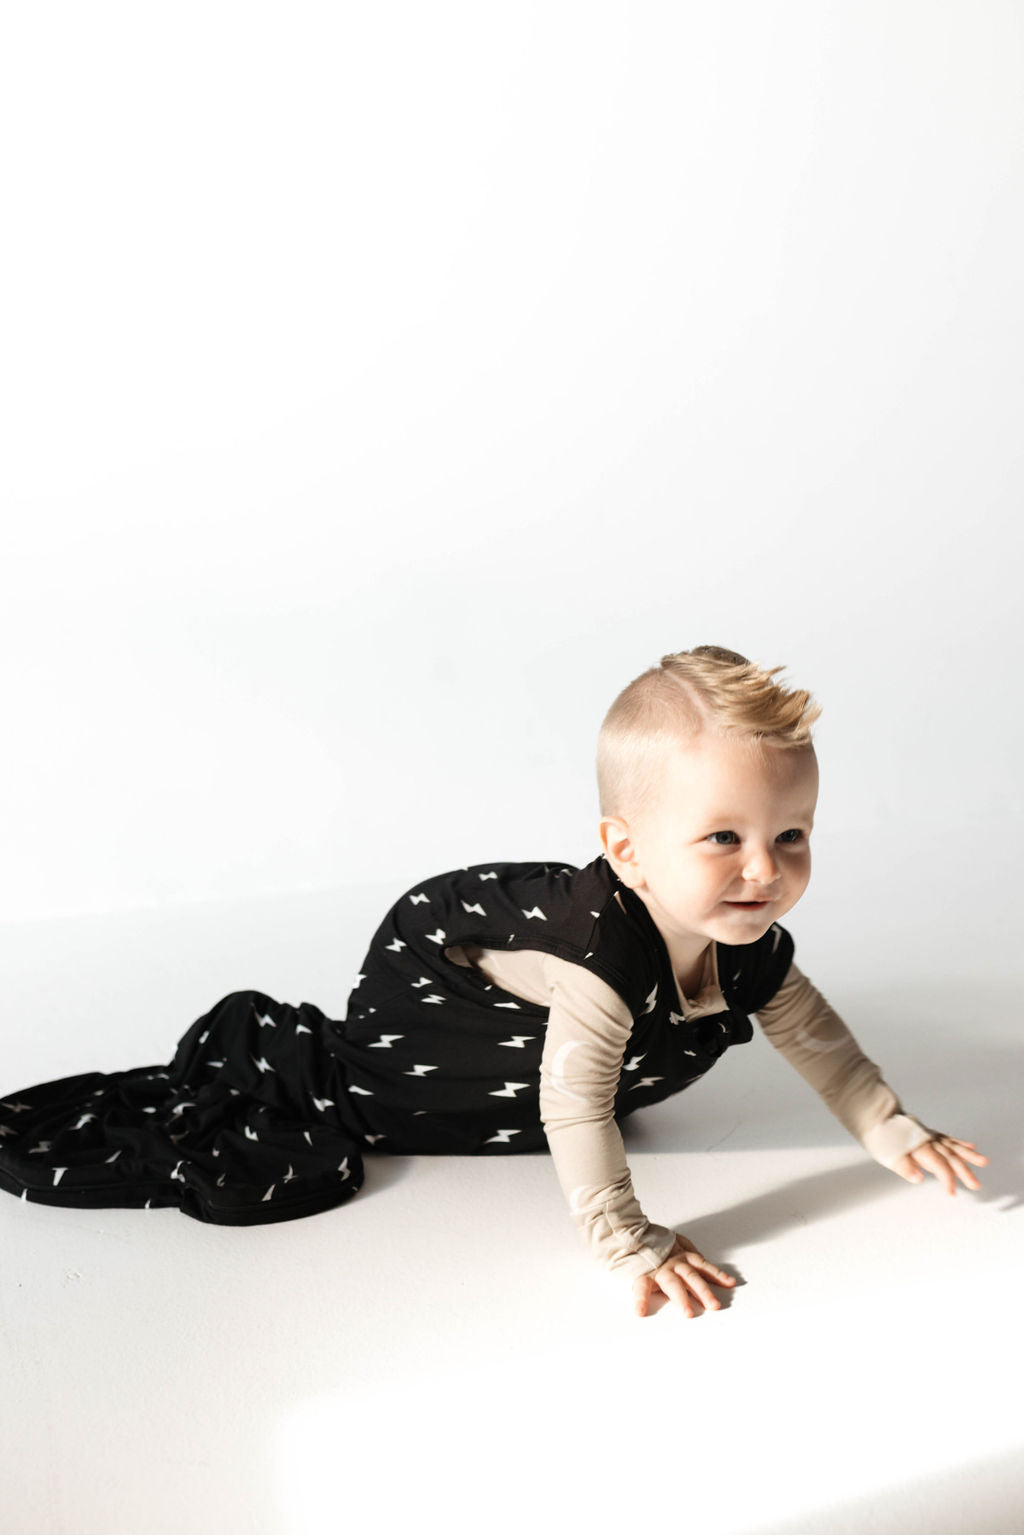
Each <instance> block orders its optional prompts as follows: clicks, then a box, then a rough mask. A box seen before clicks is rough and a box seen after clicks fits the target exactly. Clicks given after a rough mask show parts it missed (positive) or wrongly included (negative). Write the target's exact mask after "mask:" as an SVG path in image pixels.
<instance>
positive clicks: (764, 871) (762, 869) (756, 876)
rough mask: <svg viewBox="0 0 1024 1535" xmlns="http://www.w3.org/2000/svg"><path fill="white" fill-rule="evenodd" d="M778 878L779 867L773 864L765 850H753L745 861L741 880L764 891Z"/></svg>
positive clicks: (772, 859) (770, 856)
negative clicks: (758, 886)
mask: <svg viewBox="0 0 1024 1535" xmlns="http://www.w3.org/2000/svg"><path fill="white" fill-rule="evenodd" d="M778 877H779V866H778V864H777V863H776V862H775V859H774V858H773V857H772V855H771V853H770V852H769V851H768V849H767V848H755V849H754V851H753V852H752V853H751V855H750V857H749V858H748V859H747V862H746V865H745V867H744V870H743V878H744V879H746V880H749V881H750V883H751V884H752V885H761V886H762V887H764V888H765V889H767V887H768V886H769V885H774V884H775V882H776V881H777V879H778Z"/></svg>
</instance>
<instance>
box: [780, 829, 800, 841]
mask: <svg viewBox="0 0 1024 1535" xmlns="http://www.w3.org/2000/svg"><path fill="white" fill-rule="evenodd" d="M802 836H803V832H802V831H801V830H800V828H799V827H798V826H793V827H791V828H790V830H789V831H784V832H782V833H780V836H779V841H780V842H786V841H793V842H799V841H800V838H801V837H802Z"/></svg>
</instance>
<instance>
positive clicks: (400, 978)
mask: <svg viewBox="0 0 1024 1535" xmlns="http://www.w3.org/2000/svg"><path fill="white" fill-rule="evenodd" d="M617 892H618V893H620V894H621V896H622V900H623V902H624V903H625V909H623V908H622V907H621V906H620V905H619V903H618V901H617V900H616V899H615V896H616V893H617ZM456 944H458V945H465V944H477V945H479V946H481V947H483V948H490V949H505V950H513V949H541V950H543V951H544V952H546V953H549V954H554V955H557V956H559V957H560V958H562V959H566V960H570V961H572V962H573V963H576V964H580V965H583V966H584V967H585V968H586V969H588V970H590V971H592V972H593V973H594V974H595V975H597V976H599V977H600V978H601V979H602V980H604V981H606V982H607V983H608V984H609V985H610V986H612V988H613V989H614V990H615V991H616V992H617V993H618V994H619V995H620V996H621V997H622V998H623V1000H624V1001H625V1003H626V1005H627V1006H628V1008H629V1010H630V1012H631V1013H632V1015H633V1029H632V1032H631V1034H630V1037H629V1043H628V1047H627V1052H626V1057H625V1061H624V1066H623V1071H622V1075H621V1080H620V1084H619V1089H618V1092H617V1094H616V1099H615V1116H616V1119H621V1118H623V1117H624V1116H625V1115H627V1114H630V1113H632V1112H633V1111H634V1110H635V1109H638V1108H642V1107H644V1106H645V1105H646V1104H651V1103H658V1102H660V1101H661V1100H662V1099H664V1098H667V1097H669V1096H670V1095H671V1094H673V1093H677V1092H679V1091H681V1090H682V1089H683V1088H685V1087H687V1086H689V1085H690V1083H692V1082H695V1081H696V1080H697V1079H698V1078H699V1077H702V1076H704V1075H705V1073H706V1072H708V1071H709V1070H710V1069H711V1067H712V1066H713V1065H714V1064H715V1062H716V1061H717V1060H718V1059H720V1057H721V1056H722V1055H723V1054H724V1052H725V1051H726V1050H727V1049H728V1048H729V1046H730V1045H734V1044H743V1043H746V1042H747V1041H748V1040H750V1039H751V1038H752V1037H753V1029H752V1027H751V1023H750V1019H749V1017H748V1014H749V1013H752V1012H756V1011H757V1010H758V1009H759V1008H760V1007H763V1006H764V1005H765V1003H767V1002H768V1001H770V1000H771V998H772V997H773V996H774V995H775V993H776V992H777V991H778V989H779V987H780V986H781V985H782V982H783V980H784V979H785V976H786V973H787V971H788V969H789V966H790V962H791V960H792V957H793V940H792V938H791V937H790V935H789V933H788V932H786V930H785V929H784V928H781V927H779V925H778V924H777V923H776V924H774V925H773V926H772V927H771V928H769V930H768V931H767V933H765V934H764V935H763V937H761V938H760V939H758V940H757V941H756V942H755V943H752V944H745V945H729V944H719V945H718V967H719V980H720V983H721V987H722V993H723V996H724V998H725V1001H726V1004H727V1007H726V1010H725V1011H723V1012H720V1013H718V1014H715V1015H713V1016H711V1017H705V1018H699V1019H694V1020H693V1021H691V1022H689V1023H688V1022H687V1021H686V1020H685V1019H684V1018H683V1017H682V1015H681V1014H680V1013H679V1011H678V996H677V992H676V985H675V978H674V976H673V973H672V966H671V962H670V960H669V955H668V950H667V949H666V947H665V944H664V942H663V940H662V938H661V935H660V933H659V932H658V930H657V928H656V926H655V924H654V922H653V920H652V918H651V916H650V914H649V912H648V911H647V908H646V907H645V906H644V904H643V902H642V901H641V900H640V899H639V897H637V896H636V895H635V894H634V893H633V892H632V891H631V890H630V889H629V888H628V886H626V885H623V884H622V882H621V881H620V880H619V879H618V877H617V876H616V875H615V873H614V871H613V869H612V868H611V865H610V864H609V863H608V861H607V859H606V858H605V857H604V855H603V854H602V855H601V856H600V857H598V858H596V859H595V860H594V861H593V862H592V863H590V864H587V865H586V867H585V868H582V869H577V868H574V867H573V866H571V865H568V864H557V863H493V864H474V865H472V866H470V867H468V868H463V869H455V870H451V871H449V872H448V873H445V874H439V875H436V876H434V877H432V878H430V879H427V880H425V881H423V882H422V883H421V884H419V885H415V886H413V887H412V889H410V890H408V891H406V892H405V894H404V895H402V896H401V897H400V898H399V900H398V901H396V903H395V904H394V906H392V908H391V910H390V911H389V912H388V913H387V914H386V916H385V917H384V920H383V922H382V923H381V925H380V927H379V928H378V930H377V932H376V933H375V935H374V937H373V940H372V942H371V944H370V948H369V952H368V953H367V956H366V959H365V960H364V961H363V965H362V968H361V971H360V974H359V976H358V977H357V979H356V983H355V985H354V986H353V989H352V992H351V994H350V996H349V999H348V1005H347V1009H346V1018H345V1021H344V1022H336V1021H332V1020H331V1019H329V1018H327V1017H326V1016H325V1014H324V1013H322V1012H321V1010H320V1009H319V1008H317V1007H315V1006H314V1005H313V1004H312V1003H310V1002H302V1003H300V1004H299V1005H298V1006H297V1007H295V1006H292V1005H291V1004H289V1003H283V1002H277V1001H275V1000H274V999H273V998H272V997H269V996H267V995H266V994H265V993H264V992H259V991H239V992H231V993H229V995H228V996H226V997H224V998H222V999H221V1001H220V1002H218V1003H217V1004H216V1006H215V1007H213V1008H212V1009H211V1010H210V1011H209V1012H208V1013H206V1014H204V1015H203V1016H202V1017H201V1018H199V1019H197V1020H196V1022H195V1023H194V1024H193V1025H192V1027H191V1028H190V1029H189V1030H188V1032H187V1033H186V1034H185V1035H184V1036H183V1038H182V1039H181V1041H180V1043H179V1045H178V1048H177V1051H176V1053H175V1055H174V1058H173V1060H172V1061H171V1062H170V1064H169V1065H167V1066H163V1067H159V1066H145V1067H138V1068H136V1069H134V1070H131V1071H123V1072H114V1073H106V1074H105V1073H99V1072H93V1073H88V1074H85V1075H81V1076H74V1077H66V1078H63V1079H61V1080H60V1081H56V1082H48V1083H43V1084H41V1085H39V1086H36V1087H30V1088H25V1089H21V1090H19V1091H18V1092H16V1093H11V1094H7V1095H5V1096H4V1098H3V1099H2V1100H0V1188H4V1189H6V1190H7V1191H8V1192H10V1193H13V1194H15V1195H18V1196H19V1197H21V1198H23V1199H27V1200H30V1201H32V1202H33V1203H40V1204H57V1205H74V1206H79V1207H90V1208H91V1207H99V1206H109V1205H118V1206H147V1207H149V1206H153V1207H156V1206H166V1205H171V1206H174V1205H176V1206H178V1207H179V1208H180V1209H181V1210H182V1212H183V1213H184V1214H186V1215H191V1216H193V1217H194V1218H195V1219H198V1220H205V1221H213V1222H217V1223H219V1224H224V1225H257V1224H262V1223H265V1222H270V1221H278V1220H290V1219H294V1218H297V1217H299V1216H303V1215H311V1214H314V1213H316V1212H318V1211H321V1210H326V1209H330V1208H333V1207H334V1206H335V1205H340V1204H343V1203H345V1201H346V1200H348V1199H350V1198H351V1197H352V1196H353V1195H354V1194H355V1193H356V1192H358V1190H359V1188H360V1187H361V1185H362V1181H363V1161H362V1152H363V1151H364V1150H366V1149H367V1148H368V1147H372V1148H374V1149H375V1150H377V1151H383V1152H390V1153H392V1154H396V1155H397V1154H401V1155H409V1154H427V1155H431V1154H434V1155H441V1154H445V1153H449V1154H451V1153H455V1154H461V1155H508V1154H510V1153H518V1152H528V1151H546V1150H547V1141H546V1138H545V1135H544V1129H543V1126H542V1124H541V1120H540V1062H541V1056H542V1053H543V1048H544V1035H545V1029H546V1026H547V1017H548V1010H547V1009H546V1008H543V1007H540V1006H538V1005H536V1004H534V1003H532V1002H527V1001H525V1000H524V999H523V998H520V997H516V996H514V995H513V994H512V993H510V992H506V991H503V990H502V989H501V988H500V987H498V986H496V985H492V984H490V983H488V981H487V979H486V977H485V976H483V975H482V974H481V973H480V972H479V971H476V970H473V969H469V968H467V967H466V966H465V965H459V964H457V963H456V962H455V961H454V960H452V959H449V958H447V957H446V955H445V950H446V949H448V948H450V947H451V946H453V945H456Z"/></svg>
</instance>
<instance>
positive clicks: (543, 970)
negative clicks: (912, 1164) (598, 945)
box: [446, 943, 935, 1278]
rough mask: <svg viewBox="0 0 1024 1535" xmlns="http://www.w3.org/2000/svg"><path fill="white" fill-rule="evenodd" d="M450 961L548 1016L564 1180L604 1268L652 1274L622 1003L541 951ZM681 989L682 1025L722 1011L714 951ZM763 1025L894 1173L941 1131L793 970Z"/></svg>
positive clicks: (549, 1130) (547, 1069)
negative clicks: (623, 1114)
mask: <svg viewBox="0 0 1024 1535" xmlns="http://www.w3.org/2000/svg"><path fill="white" fill-rule="evenodd" d="M446 952H447V954H448V956H449V957H450V958H451V959H454V960H455V961H456V962H458V963H460V964H466V965H473V966H475V967H476V968H477V969H479V970H480V971H482V972H483V974H484V975H485V976H486V977H487V979H488V980H489V981H492V982H493V983H494V984H495V985H497V986H500V987H502V988H503V989H504V990H506V991H509V992H511V993H512V994H513V995H515V996H519V997H522V998H524V999H525V1000H527V1001H529V1002H533V1003H535V1004H538V1005H540V1006H543V1007H547V1008H549V1009H550V1011H549V1014H548V1024H547V1033H546V1039H545V1044H544V1052H543V1056H542V1060H541V1083H540V1111H541V1119H542V1121H543V1124H544V1129H545V1132H546V1134H547V1139H548V1145H549V1147H550V1149H551V1156H552V1159H553V1161H554V1164H555V1171H556V1173H557V1175H558V1180H559V1183H560V1184H561V1187H562V1190H563V1192H564V1193H565V1196H566V1198H567V1199H568V1201H569V1207H570V1209H571V1211H572V1215H573V1219H574V1221H575V1223H576V1226H577V1228H578V1230H579V1231H580V1233H581V1235H582V1237H583V1238H584V1240H585V1241H586V1242H587V1244H588V1246H589V1248H590V1251H591V1253H592V1254H593V1256H594V1257H595V1258H596V1259H597V1260H598V1262H600V1263H602V1264H604V1265H605V1266H606V1267H607V1268H609V1269H611V1270H613V1271H615V1272H617V1273H622V1274H624V1275H626V1276H627V1277H629V1278H632V1277H635V1276H636V1275H638V1274H646V1273H652V1272H653V1271H654V1270H655V1269H656V1268H657V1267H658V1266H659V1265H660V1264H661V1263H663V1262H664V1260H665V1258H666V1257H667V1256H668V1254H669V1252H670V1251H671V1249H672V1246H673V1243H674V1240H675V1233H674V1232H673V1231H670V1230H669V1229H668V1228H667V1227H665V1226H656V1225H654V1224H652V1223H651V1222H650V1221H648V1219H647V1217H646V1216H645V1215H644V1213H643V1211H642V1209H641V1208H640V1205H639V1202H638V1201H637V1198H636V1194H635V1192H634V1190H633V1183H632V1178H631V1176H630V1171H629V1167H628V1166H627V1163H626V1153H625V1147H624V1145H623V1141H622V1135H621V1133H620V1131H619V1127H618V1125H617V1124H616V1121H615V1115H614V1108H615V1094H616V1090H617V1088H618V1085H619V1077H620V1074H621V1072H622V1070H623V1061H624V1058H625V1051H626V1044H627V1041H628V1039H629V1036H630V1033H631V1031H632V1028H633V1019H632V1016H631V1014H630V1012H629V1009H628V1008H627V1006H626V1004H625V1002H624V1001H623V1000H622V998H621V997H620V996H619V994H618V993H617V992H616V991H614V990H613V989H612V987H611V986H609V985H608V984H607V982H605V981H602V980H600V979H599V978H598V977H597V976H596V975H594V974H592V972H591V971H589V970H587V969H586V968H585V967H584V966H582V965H577V964H573V963H571V962H570V961H568V960H564V959H557V958H555V956H554V955H550V954H543V953H541V952H540V951H539V950H536V949H518V950H515V951H514V952H511V953H508V952H505V951H503V950H496V949H482V948H477V947H473V946H469V945H467V946H465V947H464V948H460V947H458V946H452V947H451V948H449V949H448V950H447V951H446ZM676 985H677V991H678V993H679V1004H680V1009H681V1011H682V1012H683V1013H684V1015H685V1016H686V1017H687V1018H695V1017H701V1016H703V1015H705V1014H713V1013H718V1012H723V1011H725V1010H726V1008H727V1006H728V1004H727V1003H726V1001H725V997H724V996H723V994H722V990H721V987H720V985H719V978H718V945H717V944H716V943H711V944H710V946H709V948H708V949H707V951H706V954H705V965H704V974H703V977H702V979H701V983H700V985H699V987H698V988H697V989H696V994H695V996H694V997H693V998H689V997H687V996H685V995H684V994H683V992H682V990H681V988H679V985H678V981H677V983H676ZM756 1016H757V1019H758V1022H759V1024H760V1026H761V1029H762V1031H763V1032H764V1033H765V1034H766V1035H767V1037H768V1038H769V1039H770V1040H771V1042H772V1044H773V1045H774V1046H775V1048H776V1049H777V1050H778V1051H779V1052H780V1054H782V1055H783V1056H784V1057H785V1059H786V1060H787V1061H789V1063H790V1065H792V1066H793V1067H794V1068H795V1069H796V1070H797V1071H798V1072H799V1073H800V1075H801V1076H802V1077H804V1079H805V1080H806V1081H807V1082H808V1083H810V1085H811V1087H813V1088H814V1089H815V1091H816V1092H817V1093H819V1094H820V1096H821V1097H822V1099H823V1100H824V1102H825V1104H826V1105H827V1106H828V1108H829V1109H830V1110H831V1111H832V1113H833V1114H834V1115H835V1116H836V1118H837V1119H838V1120H839V1121H840V1123H841V1124H842V1125H844V1126H845V1128H846V1129H847V1130H849V1132H850V1134H851V1135H852V1136H854V1137H855V1139H856V1140H858V1141H859V1142H860V1143H861V1145H862V1146H863V1147H864V1149H865V1150H866V1151H867V1152H868V1154H869V1155H870V1156H872V1157H873V1158H874V1159H875V1160H876V1161H878V1162H880V1163H882V1164H883V1166H887V1167H891V1166H893V1165H894V1164H895V1162H896V1161H898V1159H899V1158H900V1157H901V1156H904V1155H905V1154H906V1153H907V1152H908V1151H913V1150H915V1149H916V1147H918V1146H920V1145H923V1144H924V1142H925V1141H927V1140H929V1139H930V1138H931V1137H932V1135H933V1134H934V1133H935V1132H933V1131H932V1130H929V1129H928V1128H927V1127H926V1126H925V1125H923V1124H921V1122H920V1121H919V1120H917V1119H915V1118H913V1116H912V1115H909V1114H905V1113H904V1112H903V1109H902V1106H901V1104H900V1102H899V1100H898V1099H897V1097H896V1095H895V1093H894V1092H893V1091H892V1089H891V1088H890V1087H889V1086H887V1084H886V1083H885V1082H884V1081H883V1080H882V1075H881V1072H880V1071H879V1068H878V1067H877V1066H876V1065H875V1063H874V1062H873V1061H870V1060H868V1058H867V1056H865V1055H864V1053H863V1052H862V1051H861V1049H860V1048H859V1046H858V1044H857V1041H856V1040H855V1039H854V1037H853V1035H852V1034H851V1033H850V1031H849V1029H848V1028H847V1027H846V1025H845V1024H844V1023H843V1021H842V1019H841V1018H840V1017H839V1015H838V1014H837V1013H836V1012H835V1011H834V1009H833V1008H832V1007H831V1006H830V1005H829V1003H828V1002H827V1001H826V1000H825V998H824V997H823V996H822V995H821V993H820V992H819V991H818V990H817V989H816V988H815V987H814V986H812V984H811V982H810V981H809V980H808V979H807V977H806V976H805V975H803V974H802V973H801V971H800V970H799V969H798V968H797V966H796V964H795V963H794V964H791V965H790V968H789V972H788V974H787V976H786V979H785V981H784V982H783V985H782V987H781V988H780V990H779V991H778V992H777V993H776V995H775V996H774V997H773V998H772V1000H771V1002H769V1003H768V1004H767V1005H766V1006H765V1007H763V1008H762V1009H761V1010H760V1012H759V1013H758V1014H757V1015H756Z"/></svg>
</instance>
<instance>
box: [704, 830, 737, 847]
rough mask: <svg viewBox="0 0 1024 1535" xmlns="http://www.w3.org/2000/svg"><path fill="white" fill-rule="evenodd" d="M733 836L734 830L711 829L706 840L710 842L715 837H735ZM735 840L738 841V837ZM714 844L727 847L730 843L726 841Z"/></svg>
mask: <svg viewBox="0 0 1024 1535" xmlns="http://www.w3.org/2000/svg"><path fill="white" fill-rule="evenodd" d="M735 836H736V833H735V832H734V831H713V832H712V833H711V835H710V836H709V837H708V841H709V842H712V841H713V840H714V838H715V837H735ZM736 840H737V841H739V838H738V837H737V839H736ZM715 845H716V847H729V846H730V845H731V844H730V843H728V842H718V843H716V844H715Z"/></svg>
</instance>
